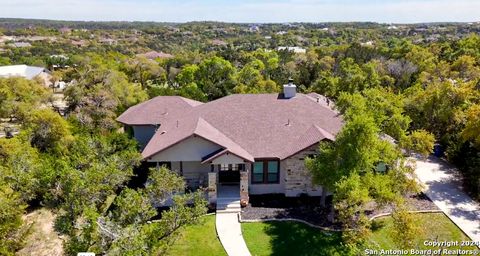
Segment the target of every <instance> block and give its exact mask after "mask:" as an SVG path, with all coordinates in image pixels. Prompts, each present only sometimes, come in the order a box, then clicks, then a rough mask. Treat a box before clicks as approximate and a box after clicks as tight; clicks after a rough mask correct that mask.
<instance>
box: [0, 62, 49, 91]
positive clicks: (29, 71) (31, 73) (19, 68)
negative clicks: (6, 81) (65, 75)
mask: <svg viewBox="0 0 480 256" xmlns="http://www.w3.org/2000/svg"><path fill="white" fill-rule="evenodd" d="M0 77H6V78H8V77H23V78H26V79H29V80H31V79H34V78H40V80H41V81H42V82H43V84H44V85H45V86H50V85H51V84H52V82H51V81H50V78H51V77H52V76H51V75H50V72H49V71H48V70H47V69H46V68H43V67H33V66H27V65H11V66H0Z"/></svg>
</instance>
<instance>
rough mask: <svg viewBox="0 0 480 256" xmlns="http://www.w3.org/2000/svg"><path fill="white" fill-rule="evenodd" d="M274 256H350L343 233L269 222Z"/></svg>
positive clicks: (269, 233) (301, 225) (295, 223)
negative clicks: (342, 239) (344, 243)
mask: <svg viewBox="0 0 480 256" xmlns="http://www.w3.org/2000/svg"><path fill="white" fill-rule="evenodd" d="M268 224H269V225H267V226H266V227H265V230H264V231H265V233H266V234H268V235H269V236H270V237H271V240H270V244H271V248H272V255H348V254H349V253H348V249H347V248H346V247H344V246H342V243H341V233H337V232H332V233H330V232H324V231H321V230H319V229H316V228H312V227H309V226H307V225H305V224H302V223H297V222H269V223H268Z"/></svg>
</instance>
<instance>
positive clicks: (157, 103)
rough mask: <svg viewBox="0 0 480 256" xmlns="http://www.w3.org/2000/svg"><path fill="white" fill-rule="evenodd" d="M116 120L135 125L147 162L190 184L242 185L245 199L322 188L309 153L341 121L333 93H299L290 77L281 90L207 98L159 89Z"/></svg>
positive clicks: (328, 137)
mask: <svg viewBox="0 0 480 256" xmlns="http://www.w3.org/2000/svg"><path fill="white" fill-rule="evenodd" d="M117 120H118V121H119V122H121V123H123V124H124V125H125V128H126V129H129V130H131V131H133V136H134V137H135V138H136V139H137V140H138V142H139V143H140V145H141V147H142V149H143V151H142V156H143V159H144V161H146V162H149V163H151V164H152V165H153V166H157V167H159V166H161V165H166V166H167V167H169V168H170V169H171V170H173V171H175V172H177V173H179V174H180V175H182V176H183V177H184V178H185V180H186V182H187V184H188V185H189V186H190V187H191V188H197V187H200V186H202V187H207V186H208V187H209V191H212V190H215V189H216V188H217V183H218V184H220V185H223V184H240V187H239V189H240V195H241V196H242V200H247V201H248V195H249V194H270V193H280V194H284V195H286V196H290V197H295V196H300V195H302V194H308V195H312V196H320V195H322V188H321V187H320V186H313V185H312V181H311V177H310V174H309V172H308V171H307V170H306V168H305V165H304V159H305V158H306V157H307V156H312V155H314V154H316V151H317V149H318V143H319V142H320V141H323V140H327V141H332V140H334V139H335V135H336V134H337V133H338V132H339V130H340V129H341V127H342V125H343V121H342V118H341V117H340V115H339V113H337V112H336V111H334V110H332V106H331V104H330V101H329V100H328V99H327V98H325V97H323V96H321V95H318V94H315V93H310V94H300V93H296V86H295V85H294V84H293V83H292V82H290V83H288V84H286V85H284V89H283V92H282V93H279V94H234V95H229V96H226V97H223V98H220V99H217V100H214V101H211V102H208V103H201V102H197V101H193V100H190V99H186V98H183V97H179V96H159V97H156V98H153V99H151V100H149V101H146V102H143V103H141V104H138V105H136V106H133V107H131V108H129V109H128V110H127V111H125V112H124V113H123V114H122V115H121V116H120V117H118V119H117ZM210 201H211V202H212V201H214V200H210Z"/></svg>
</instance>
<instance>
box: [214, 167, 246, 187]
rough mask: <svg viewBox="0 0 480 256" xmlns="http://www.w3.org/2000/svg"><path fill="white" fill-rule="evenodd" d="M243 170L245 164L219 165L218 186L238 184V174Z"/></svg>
mask: <svg viewBox="0 0 480 256" xmlns="http://www.w3.org/2000/svg"><path fill="white" fill-rule="evenodd" d="M243 170H245V164H219V165H218V182H219V183H220V184H225V185H228V184H232V185H233V184H238V183H240V172H241V171H243Z"/></svg>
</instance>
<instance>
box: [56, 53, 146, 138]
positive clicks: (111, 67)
mask: <svg viewBox="0 0 480 256" xmlns="http://www.w3.org/2000/svg"><path fill="white" fill-rule="evenodd" d="M114 63H116V62H114V61H111V60H109V59H100V58H99V56H96V55H93V56H90V55H88V56H86V57H83V58H82V59H81V60H80V61H79V65H78V68H77V69H76V70H75V71H76V72H75V74H74V76H73V77H72V78H73V79H74V81H75V83H74V84H72V86H69V87H68V88H67V89H66V90H65V98H66V101H67V104H68V109H69V111H70V112H72V113H73V114H74V116H75V117H76V118H77V119H78V121H79V122H80V123H82V125H83V126H84V127H86V128H89V129H99V130H112V129H114V128H115V127H116V122H115V117H116V114H117V113H120V112H122V111H124V110H126V109H127V108H128V107H130V106H132V105H135V104H137V103H139V102H142V101H144V100H146V99H147V94H146V92H145V91H144V90H142V88H141V86H140V85H139V84H135V83H130V82H129V81H128V77H127V76H126V75H125V74H124V73H123V72H120V71H118V66H116V64H114Z"/></svg>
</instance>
